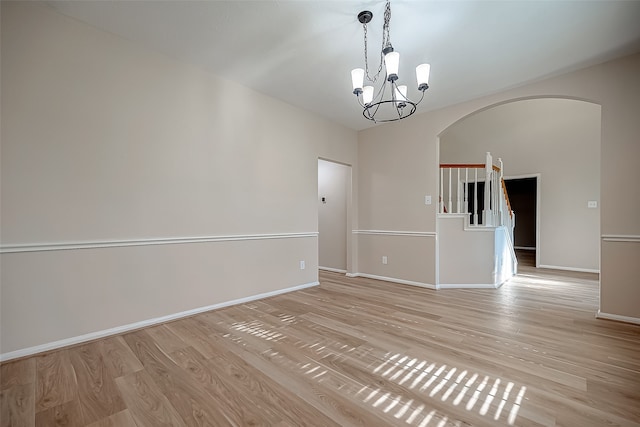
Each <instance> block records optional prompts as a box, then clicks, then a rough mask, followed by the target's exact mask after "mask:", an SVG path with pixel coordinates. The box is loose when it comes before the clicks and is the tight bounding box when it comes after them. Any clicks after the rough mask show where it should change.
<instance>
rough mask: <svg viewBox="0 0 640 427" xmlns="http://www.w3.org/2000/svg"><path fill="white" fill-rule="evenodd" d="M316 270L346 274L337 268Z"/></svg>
mask: <svg viewBox="0 0 640 427" xmlns="http://www.w3.org/2000/svg"><path fill="white" fill-rule="evenodd" d="M318 270H324V271H331V272H334V273H346V272H347V270H341V269H339V268H331V267H318Z"/></svg>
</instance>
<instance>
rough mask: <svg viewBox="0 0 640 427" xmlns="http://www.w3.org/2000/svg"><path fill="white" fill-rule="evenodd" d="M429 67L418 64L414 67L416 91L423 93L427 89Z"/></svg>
mask: <svg viewBox="0 0 640 427" xmlns="http://www.w3.org/2000/svg"><path fill="white" fill-rule="evenodd" d="M430 72H431V65H429V64H420V65H418V66H417V67H416V79H417V80H418V90H421V91H423V92H424V91H425V90H427V89H429V73H430Z"/></svg>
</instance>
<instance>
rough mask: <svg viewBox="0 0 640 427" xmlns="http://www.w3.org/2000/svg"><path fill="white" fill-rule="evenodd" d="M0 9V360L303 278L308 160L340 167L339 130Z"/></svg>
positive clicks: (151, 58) (186, 69)
mask: <svg viewBox="0 0 640 427" xmlns="http://www.w3.org/2000/svg"><path fill="white" fill-rule="evenodd" d="M1 7H2V46H1V49H2V69H1V85H2V86H1V90H2V101H1V102H2V105H1V107H2V130H1V132H2V134H1V138H2V146H1V150H2V159H1V161H2V164H1V166H2V167H1V180H2V200H1V202H2V211H1V214H2V224H1V225H2V227H1V232H2V236H1V237H2V246H3V252H4V253H3V254H2V256H1V263H2V264H1V268H2V272H1V274H2V276H1V286H2V288H1V293H2V301H1V304H2V307H1V309H2V310H1V311H2V313H1V316H2V317H1V323H2V326H1V328H2V330H1V336H2V338H1V341H0V345H1V348H0V352H1V353H2V354H8V353H11V352H16V351H21V350H24V349H28V348H32V347H34V346H41V345H45V344H47V343H50V342H53V341H58V340H65V339H72V338H73V337H77V336H79V335H83V334H87V333H93V332H97V331H101V330H104V329H105V328H112V327H118V326H122V325H127V324H131V323H135V322H141V321H146V320H148V319H150V318H154V317H161V316H165V315H170V314H174V313H178V312H181V311H185V310H190V309H195V308H198V307H202V306H208V305H213V304H218V303H222V302H225V301H229V300H233V299H237V298H243V297H249V296H252V295H256V294H260V293H267V292H272V291H277V290H282V289H287V288H290V287H293V286H297V285H303V284H308V283H313V282H315V281H316V280H317V260H318V253H317V252H318V246H317V245H318V242H317V237H316V236H315V233H317V224H318V208H317V200H316V195H317V159H318V158H319V157H323V158H330V159H335V160H337V161H340V162H343V163H348V164H351V165H354V167H355V165H357V144H356V142H357V136H356V133H355V132H354V131H352V130H349V129H346V128H344V127H342V126H339V125H335V124H332V123H330V122H328V121H326V120H324V119H321V118H318V117H316V116H314V115H311V114H309V113H307V112H305V111H302V110H299V109H296V108H294V107H292V106H289V105H287V104H284V103H282V102H280V101H277V100H275V99H272V98H269V97H267V96H264V95H262V94H259V93H257V92H254V91H252V90H249V89H247V88H245V87H243V86H240V85H237V84H234V83H231V82H228V81H224V80H222V79H220V78H217V77H216V76H214V75H211V74H209V73H207V72H204V71H203V70H201V69H199V68H197V67H195V66H190V65H186V64H182V63H179V62H177V61H174V60H172V59H171V58H167V57H165V56H163V55H160V54H156V53H154V52H150V51H148V50H146V49H143V48H142V47H140V46H138V45H136V44H134V43H131V42H128V41H126V40H123V39H120V38H118V37H115V36H112V35H110V34H107V33H104V32H102V31H99V30H96V29H94V28H92V27H89V26H87V25H84V24H82V23H80V22H78V21H75V20H72V19H69V18H66V17H63V16H61V15H58V14H56V13H55V12H53V11H52V10H50V9H49V8H47V7H46V6H41V5H39V4H34V3H28V2H22V3H12V2H2V6H1ZM356 186H357V183H355V182H354V188H356ZM296 233H304V234H305V235H306V237H297V236H296ZM265 234H266V235H272V234H278V235H280V236H281V237H279V238H277V239H261V238H260V236H257V237H256V236H255V235H265ZM308 234H311V237H309V236H308ZM248 235H251V236H253V237H251V240H242V241H226V240H223V241H215V242H206V243H200V242H197V240H198V239H201V238H211V237H213V238H214V240H215V238H218V237H220V236H222V237H225V236H226V237H229V236H231V237H234V236H235V237H238V236H240V237H242V236H245V237H246V236H248ZM173 238H181V239H184V241H183V243H181V244H173V243H172V242H171V241H169V240H167V239H173ZM154 239H161V242H160V243H163V244H162V245H149V243H154V242H155V243H158V242H157V241H154ZM162 239H164V240H162ZM123 241H134V242H135V244H136V245H139V246H135V247H109V248H105V247H103V246H105V245H107V246H108V245H110V244H112V243H113V242H116V246H117V245H118V244H122V242H123ZM69 242H71V243H78V242H80V243H86V244H87V245H88V246H97V247H96V248H85V249H73V250H60V248H62V247H64V244H65V243H69ZM118 242H119V243H118ZM125 243H126V242H125ZM21 245H31V248H30V249H28V250H29V251H27V252H15V251H16V250H22V249H24V248H23V247H21ZM42 248H48V249H53V250H47V251H41V249H42ZM34 250H35V251H34ZM260 254H263V255H260ZM300 260H305V261H306V269H305V270H300V268H299V261H300Z"/></svg>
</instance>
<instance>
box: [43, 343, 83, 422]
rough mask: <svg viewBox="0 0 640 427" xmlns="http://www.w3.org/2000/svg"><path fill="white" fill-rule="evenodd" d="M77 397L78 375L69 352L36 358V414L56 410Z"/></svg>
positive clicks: (53, 353)
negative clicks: (55, 408) (74, 370)
mask: <svg viewBox="0 0 640 427" xmlns="http://www.w3.org/2000/svg"><path fill="white" fill-rule="evenodd" d="M76 396H77V383H76V375H75V372H73V367H72V366H71V362H70V361H69V350H59V351H54V352H51V353H48V354H45V355H43V356H37V357H36V412H40V411H43V410H45V409H49V408H54V407H56V406H59V405H62V404H64V403H67V402H70V401H72V400H74V399H75V398H76Z"/></svg>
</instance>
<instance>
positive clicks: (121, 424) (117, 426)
mask: <svg viewBox="0 0 640 427" xmlns="http://www.w3.org/2000/svg"><path fill="white" fill-rule="evenodd" d="M87 427H137V425H136V422H135V421H134V420H133V416H131V413H130V412H129V410H128V409H125V410H124V411H120V412H118V413H115V414H113V415H110V416H109V417H107V418H103V419H101V420H98V421H96V422H95V423H91V424H89V425H88V426H87Z"/></svg>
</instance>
